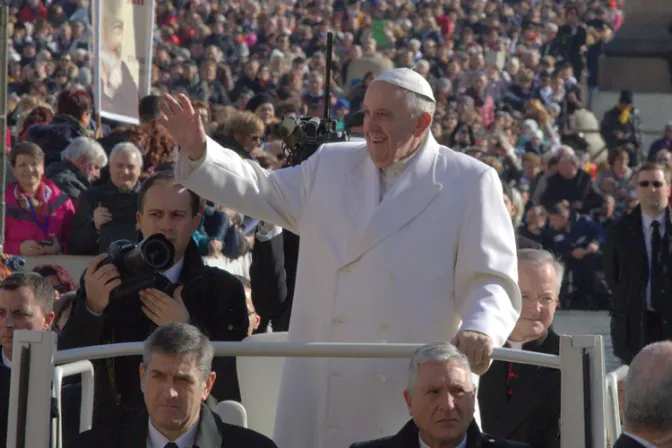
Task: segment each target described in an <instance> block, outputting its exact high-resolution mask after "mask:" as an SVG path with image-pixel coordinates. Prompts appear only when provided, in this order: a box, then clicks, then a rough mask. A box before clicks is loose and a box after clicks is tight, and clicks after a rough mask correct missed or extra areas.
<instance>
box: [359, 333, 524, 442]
mask: <svg viewBox="0 0 672 448" xmlns="http://www.w3.org/2000/svg"><path fill="white" fill-rule="evenodd" d="M404 400H406V406H407V408H408V412H409V414H410V415H411V420H410V421H409V422H408V423H406V425H405V426H404V427H403V428H402V429H401V431H399V432H398V433H397V434H396V435H394V436H392V437H386V438H383V439H377V440H373V441H370V442H362V443H355V444H353V445H352V446H351V447H350V448H397V447H403V448H435V447H436V448H438V447H440V448H465V447H481V448H522V447H528V446H529V445H525V444H522V443H516V442H509V441H507V440H504V439H495V438H493V437H491V436H489V435H487V434H483V433H482V432H481V430H480V429H479V427H478V424H477V423H476V421H475V420H474V409H475V403H476V386H475V385H474V384H473V382H472V379H471V368H470V366H469V360H468V359H467V357H466V356H465V355H463V354H462V353H461V352H460V351H459V350H458V349H457V348H456V347H455V346H453V345H451V344H447V343H444V342H437V343H434V344H428V345H425V346H423V347H420V348H419V349H418V350H416V351H415V353H413V356H412V357H411V363H410V367H409V375H408V385H407V387H406V390H404Z"/></svg>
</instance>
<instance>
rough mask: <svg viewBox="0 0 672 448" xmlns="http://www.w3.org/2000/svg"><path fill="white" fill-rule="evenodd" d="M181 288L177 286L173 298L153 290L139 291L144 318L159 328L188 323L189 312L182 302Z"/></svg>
mask: <svg viewBox="0 0 672 448" xmlns="http://www.w3.org/2000/svg"><path fill="white" fill-rule="evenodd" d="M182 288H183V287H182V286H179V287H178V288H177V289H176V290H175V294H173V297H170V296H169V295H168V294H165V293H163V292H161V291H159V290H158V289H153V288H149V289H145V290H142V291H140V300H141V301H142V305H143V306H142V311H143V312H144V313H145V316H147V317H148V318H149V320H151V321H152V322H154V323H155V324H156V325H158V326H159V327H160V326H161V325H164V324H168V323H171V322H185V323H186V322H189V311H187V307H186V306H184V302H183V301H182Z"/></svg>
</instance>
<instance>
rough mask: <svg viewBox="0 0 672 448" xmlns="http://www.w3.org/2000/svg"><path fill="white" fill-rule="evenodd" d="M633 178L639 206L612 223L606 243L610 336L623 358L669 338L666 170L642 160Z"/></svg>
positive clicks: (671, 249) (671, 248) (670, 250)
mask: <svg viewBox="0 0 672 448" xmlns="http://www.w3.org/2000/svg"><path fill="white" fill-rule="evenodd" d="M635 183H636V188H637V196H638V198H639V206H637V207H636V208H635V209H634V210H633V211H632V213H630V214H628V215H627V216H624V217H623V219H621V221H619V222H618V223H617V224H615V225H614V226H612V227H611V229H610V231H609V233H608V235H607V240H606V244H605V247H604V273H605V275H606V279H607V282H608V284H609V287H610V288H611V292H612V310H611V338H612V342H613V345H614V354H615V355H616V356H617V357H618V358H620V359H621V361H623V363H624V364H630V362H631V361H632V359H633V358H634V357H635V355H637V353H639V351H640V350H641V349H642V348H643V347H644V346H646V345H647V344H651V343H653V342H658V341H663V340H666V339H672V325H670V323H672V295H671V291H672V284H671V283H670V272H672V270H671V268H672V241H671V240H670V230H672V224H671V223H670V207H669V197H670V172H669V171H668V170H667V169H666V168H665V167H664V166H662V165H660V164H657V163H653V162H645V163H643V164H642V165H641V167H640V168H639V170H638V171H637V174H636V178H635Z"/></svg>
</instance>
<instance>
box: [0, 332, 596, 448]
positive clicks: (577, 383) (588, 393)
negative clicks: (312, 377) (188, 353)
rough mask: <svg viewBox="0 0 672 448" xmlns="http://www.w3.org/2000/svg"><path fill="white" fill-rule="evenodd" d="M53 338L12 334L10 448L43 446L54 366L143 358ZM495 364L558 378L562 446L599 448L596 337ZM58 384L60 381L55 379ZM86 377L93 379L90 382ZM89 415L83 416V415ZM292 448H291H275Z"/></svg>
mask: <svg viewBox="0 0 672 448" xmlns="http://www.w3.org/2000/svg"><path fill="white" fill-rule="evenodd" d="M56 338H57V335H56V334H55V333H53V332H40V331H25V330H17V331H15V332H14V349H13V354H14V358H13V360H12V376H11V392H10V403H9V404H10V409H12V410H13V411H15V412H10V417H9V422H8V429H7V447H8V448H36V447H49V446H50V444H51V443H52V442H50V440H51V437H50V433H51V432H52V431H53V429H52V426H51V424H50V423H51V413H50V406H49V400H50V397H51V396H52V394H54V393H56V392H55V391H54V390H53V389H55V387H53V379H54V366H55V365H61V366H64V365H65V366H67V365H69V364H71V363H80V364H79V365H78V368H74V369H69V370H70V372H68V371H67V370H68V369H67V368H66V371H64V372H61V373H62V374H63V375H65V374H67V373H73V372H77V371H85V372H87V371H89V369H88V368H86V364H81V361H92V360H96V359H101V358H110V357H117V356H132V355H140V354H141V353H142V343H141V342H134V343H125V344H110V345H104V346H95V347H85V348H78V349H73V350H64V351H58V352H57V351H56ZM420 346H421V345H420V344H341V343H320V342H313V343H291V342H246V343H244V344H241V343H239V342H215V343H214V347H215V355H216V356H263V357H316V358H327V357H335V358H407V359H409V358H410V356H411V354H412V353H413V352H414V351H415V350H416V349H417V348H418V347H420ZM493 357H494V359H496V360H500V361H508V362H516V363H522V364H532V365H538V366H543V367H549V368H554V369H560V370H561V372H562V375H561V376H562V384H561V388H562V389H561V390H562V397H561V418H560V426H561V448H605V447H606V445H607V438H606V412H605V410H606V404H607V401H606V394H605V390H606V388H605V372H604V346H603V342H602V337H601V336H561V337H560V356H554V355H548V354H541V353H533V352H528V351H519V350H510V349H503V348H498V349H495V351H494V356H493ZM61 378H62V376H61ZM90 379H92V376H91V377H90ZM89 386H91V384H89V383H87V385H86V387H83V390H82V406H83V407H84V408H85V409H82V416H83V417H85V418H83V419H82V421H81V422H80V431H83V430H86V429H88V426H89V425H90V422H91V416H90V412H91V409H92V408H91V404H92V403H93V397H92V396H91V395H92V394H93V387H89ZM87 414H88V415H87ZM280 448H290V447H280Z"/></svg>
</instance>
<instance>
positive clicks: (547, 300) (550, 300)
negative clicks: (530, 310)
mask: <svg viewBox="0 0 672 448" xmlns="http://www.w3.org/2000/svg"><path fill="white" fill-rule="evenodd" d="M523 300H524V301H526V302H537V303H539V305H541V306H542V308H548V307H550V306H551V305H553V304H554V303H555V302H557V300H555V298H554V297H550V296H541V297H538V298H536V299H535V298H534V297H530V296H526V295H523Z"/></svg>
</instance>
